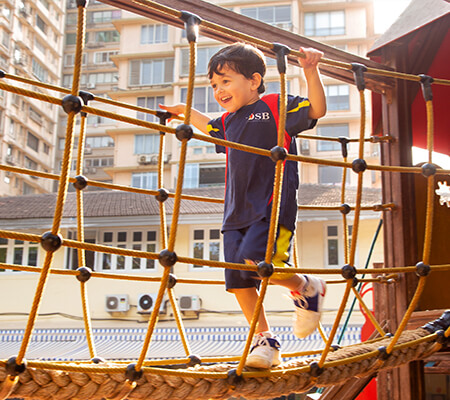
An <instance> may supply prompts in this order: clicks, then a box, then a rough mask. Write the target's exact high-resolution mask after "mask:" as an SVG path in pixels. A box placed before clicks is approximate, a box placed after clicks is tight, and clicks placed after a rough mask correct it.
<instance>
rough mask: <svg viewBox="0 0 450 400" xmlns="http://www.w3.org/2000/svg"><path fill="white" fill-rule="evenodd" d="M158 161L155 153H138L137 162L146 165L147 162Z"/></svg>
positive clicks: (153, 162)
mask: <svg viewBox="0 0 450 400" xmlns="http://www.w3.org/2000/svg"><path fill="white" fill-rule="evenodd" d="M157 163H158V155H157V154H140V155H138V164H141V165H148V164H157Z"/></svg>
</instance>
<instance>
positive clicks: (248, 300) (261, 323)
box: [230, 287, 270, 333]
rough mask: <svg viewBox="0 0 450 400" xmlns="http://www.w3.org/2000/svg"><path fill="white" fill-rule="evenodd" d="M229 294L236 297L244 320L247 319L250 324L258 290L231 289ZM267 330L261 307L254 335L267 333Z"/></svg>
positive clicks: (267, 325)
mask: <svg viewBox="0 0 450 400" xmlns="http://www.w3.org/2000/svg"><path fill="white" fill-rule="evenodd" d="M230 292H232V293H234V295H235V296H236V299H237V301H238V303H239V305H240V307H241V310H242V312H243V313H244V316H245V318H246V319H247V321H248V323H249V324H251V322H252V318H253V313H254V311H255V307H256V302H257V301H258V298H259V293H258V290H257V289H256V288H255V287H252V288H244V289H232V290H230ZM269 330H270V327H269V323H268V321H267V318H266V313H265V311H264V306H262V308H261V312H260V314H259V319H258V324H257V325H256V331H255V333H260V332H267V331H269Z"/></svg>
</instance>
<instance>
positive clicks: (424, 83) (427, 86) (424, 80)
mask: <svg viewBox="0 0 450 400" xmlns="http://www.w3.org/2000/svg"><path fill="white" fill-rule="evenodd" d="M419 77H420V85H421V87H422V94H423V98H424V99H425V101H430V100H433V90H432V89H431V84H432V83H433V82H434V79H433V78H432V77H431V76H429V75H424V74H420V75H419Z"/></svg>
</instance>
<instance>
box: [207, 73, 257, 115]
mask: <svg viewBox="0 0 450 400" xmlns="http://www.w3.org/2000/svg"><path fill="white" fill-rule="evenodd" d="M219 73H220V74H213V76H212V78H211V80H210V82H211V87H212V88H213V90H214V98H215V99H216V101H217V102H218V103H219V104H220V105H221V106H222V107H223V108H225V110H227V111H228V112H236V111H238V110H239V109H240V108H242V107H244V106H246V105H249V104H253V103H255V102H256V101H257V100H259V93H258V87H259V84H260V82H261V76H260V75H259V74H258V73H255V74H253V76H252V78H250V79H248V78H246V77H245V76H244V75H242V74H240V73H238V72H236V71H234V70H233V69H231V68H229V67H228V66H226V65H225V66H224V67H223V68H222V69H221V70H220V71H219Z"/></svg>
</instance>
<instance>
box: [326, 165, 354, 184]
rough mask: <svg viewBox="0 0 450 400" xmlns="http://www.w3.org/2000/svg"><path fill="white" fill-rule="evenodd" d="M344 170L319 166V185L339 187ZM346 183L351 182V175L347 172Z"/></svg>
mask: <svg viewBox="0 0 450 400" xmlns="http://www.w3.org/2000/svg"><path fill="white" fill-rule="evenodd" d="M342 176H343V169H342V168H341V167H331V166H328V165H319V183H321V184H324V185H325V184H326V185H337V184H340V183H342ZM345 182H346V183H349V182H350V173H349V171H348V170H347V174H346V180H345Z"/></svg>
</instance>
